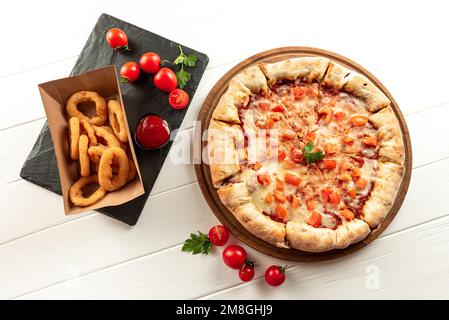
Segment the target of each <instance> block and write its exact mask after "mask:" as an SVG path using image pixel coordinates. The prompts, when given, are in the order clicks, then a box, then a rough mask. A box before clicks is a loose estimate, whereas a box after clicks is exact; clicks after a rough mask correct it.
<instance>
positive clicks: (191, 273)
mask: <svg viewBox="0 0 449 320" xmlns="http://www.w3.org/2000/svg"><path fill="white" fill-rule="evenodd" d="M448 231H449V217H448V216H446V217H444V218H440V219H437V220H433V221H431V222H429V223H426V224H423V225H420V226H417V227H414V228H410V229H407V230H405V231H403V232H399V233H395V234H392V235H390V236H384V237H380V238H378V239H377V240H376V241H375V242H373V243H372V244H370V246H369V247H367V248H366V249H364V250H361V251H358V252H357V253H355V254H354V255H350V256H347V257H344V258H341V259H338V260H333V261H327V262H318V263H310V264H305V263H289V266H290V267H289V269H288V271H287V280H286V282H285V283H284V284H283V286H282V287H279V288H271V287H269V286H268V285H266V284H265V283H264V280H263V270H265V268H266V267H267V266H268V265H270V264H285V262H283V261H280V260H275V259H272V258H269V257H267V256H264V255H261V254H259V253H255V252H254V251H252V250H249V254H250V256H251V258H254V259H255V260H256V263H257V264H258V265H259V268H258V269H257V272H256V278H255V279H253V280H252V282H250V283H246V284H242V282H240V280H239V279H238V275H237V272H236V270H231V269H228V268H226V267H225V266H224V265H223V263H222V261H221V256H220V251H221V250H217V251H216V252H214V253H213V254H211V256H191V255H187V254H183V253H181V252H180V247H179V246H177V247H174V248H170V249H169V250H166V251H163V252H160V253H157V254H154V255H151V256H146V257H142V258H138V259H136V260H133V261H129V262H126V263H123V264H121V265H119V266H114V267H111V268H109V269H106V270H103V271H101V272H96V273H94V274H91V275H87V276H84V277H83V276H82V277H77V278H75V277H72V279H71V280H68V281H65V282H62V283H59V284H57V285H54V286H51V287H49V288H45V289H43V290H39V291H36V292H33V293H31V294H27V295H24V296H22V297H20V298H21V299H53V298H54V297H58V298H59V299H122V298H126V299H151V298H153V299H156V298H157V299H164V298H165V299H179V298H183V299H186V298H187V299H189V298H198V297H203V298H208V299H248V298H250V299H385V298H387V299H388V298H390V299H398V298H408V299H413V298H414V299H417V298H419V299H425V298H433V299H435V298H437V299H445V298H446V299H447V298H448V297H449V293H448V291H447V287H448V285H449V278H448V277H447V269H448V267H449V260H448V259H446V258H445V257H446V256H447V255H448V254H449V246H448V243H449V232H448ZM180 265H182V268H180V267H179V266H180ZM72 276H73V273H72ZM117 279H120V281H117ZM342 288H344V290H342ZM211 292H213V293H212V294H209V295H208V293H211Z"/></svg>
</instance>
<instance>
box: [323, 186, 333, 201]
mask: <svg viewBox="0 0 449 320" xmlns="http://www.w3.org/2000/svg"><path fill="white" fill-rule="evenodd" d="M331 192H332V190H331V189H329V188H323V189H321V198H322V199H323V202H324V203H326V202H328V201H329V195H330V194H331Z"/></svg>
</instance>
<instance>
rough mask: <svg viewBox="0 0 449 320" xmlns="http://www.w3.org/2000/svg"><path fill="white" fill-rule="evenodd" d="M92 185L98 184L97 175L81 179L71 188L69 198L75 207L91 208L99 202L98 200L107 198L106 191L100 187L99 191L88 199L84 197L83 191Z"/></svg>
mask: <svg viewBox="0 0 449 320" xmlns="http://www.w3.org/2000/svg"><path fill="white" fill-rule="evenodd" d="M91 183H96V184H98V176H97V175H91V176H88V177H81V178H80V179H79V180H78V181H76V182H75V183H74V184H72V185H71V186H70V189H69V197H70V200H71V201H72V203H73V204H74V205H76V206H80V207H86V206H90V205H91V204H93V203H95V202H97V201H98V200H100V199H101V198H103V197H104V196H105V194H106V191H105V190H104V189H103V188H102V187H101V186H100V185H98V189H97V190H95V192H94V193H92V194H91V195H90V196H88V197H87V198H86V197H84V196H83V191H82V189H83V188H84V187H85V186H87V185H88V184H91Z"/></svg>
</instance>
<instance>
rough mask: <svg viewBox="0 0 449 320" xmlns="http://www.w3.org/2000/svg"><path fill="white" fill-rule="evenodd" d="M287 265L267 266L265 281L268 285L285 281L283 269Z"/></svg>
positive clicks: (276, 284)
mask: <svg viewBox="0 0 449 320" xmlns="http://www.w3.org/2000/svg"><path fill="white" fill-rule="evenodd" d="M286 268H287V266H285V267H282V266H269V267H268V269H267V271H265V281H266V282H267V283H268V284H269V285H270V286H274V287H277V286H280V285H281V284H283V283H284V281H285V269H286Z"/></svg>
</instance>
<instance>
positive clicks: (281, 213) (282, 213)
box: [275, 203, 287, 219]
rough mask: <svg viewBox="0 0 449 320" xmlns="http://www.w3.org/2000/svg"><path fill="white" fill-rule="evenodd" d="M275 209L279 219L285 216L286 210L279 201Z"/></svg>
mask: <svg viewBox="0 0 449 320" xmlns="http://www.w3.org/2000/svg"><path fill="white" fill-rule="evenodd" d="M275 210H276V215H277V216H278V217H279V218H281V219H284V218H285V216H286V215H287V210H286V209H285V208H284V207H283V206H282V205H281V204H280V203H278V204H277V205H276V209H275Z"/></svg>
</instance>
